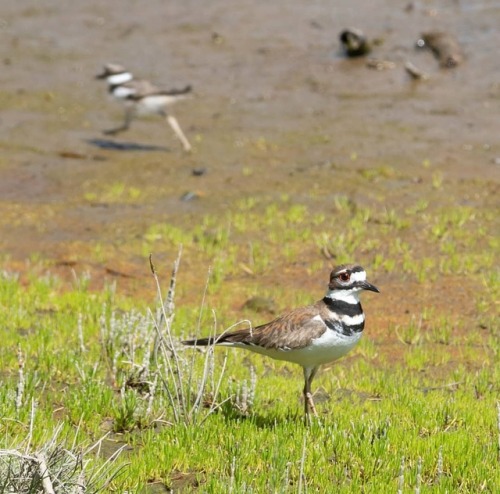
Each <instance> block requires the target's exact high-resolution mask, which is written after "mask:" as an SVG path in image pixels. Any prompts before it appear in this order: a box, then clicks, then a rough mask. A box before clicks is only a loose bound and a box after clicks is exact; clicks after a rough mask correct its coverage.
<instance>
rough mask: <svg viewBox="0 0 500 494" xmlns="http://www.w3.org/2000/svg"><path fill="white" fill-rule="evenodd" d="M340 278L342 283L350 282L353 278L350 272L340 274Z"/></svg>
mask: <svg viewBox="0 0 500 494" xmlns="http://www.w3.org/2000/svg"><path fill="white" fill-rule="evenodd" d="M339 278H340V280H341V281H349V279H350V278H351V275H350V274H349V273H348V272H345V273H340V274H339Z"/></svg>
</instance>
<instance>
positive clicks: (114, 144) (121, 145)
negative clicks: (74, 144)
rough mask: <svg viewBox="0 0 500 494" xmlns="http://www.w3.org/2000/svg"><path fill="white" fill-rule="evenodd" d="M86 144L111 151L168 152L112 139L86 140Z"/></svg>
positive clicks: (154, 147) (165, 149)
mask: <svg viewBox="0 0 500 494" xmlns="http://www.w3.org/2000/svg"><path fill="white" fill-rule="evenodd" d="M85 141H86V142H87V144H90V145H91V146H94V147H97V148H99V149H106V150H111V151H170V149H169V148H167V147H165V146H155V145H151V144H140V143H137V142H125V141H115V140H113V139H98V138H96V139H86V140H85Z"/></svg>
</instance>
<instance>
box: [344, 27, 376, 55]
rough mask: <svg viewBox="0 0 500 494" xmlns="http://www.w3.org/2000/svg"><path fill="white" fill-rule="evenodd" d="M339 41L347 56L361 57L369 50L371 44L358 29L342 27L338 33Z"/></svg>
mask: <svg viewBox="0 0 500 494" xmlns="http://www.w3.org/2000/svg"><path fill="white" fill-rule="evenodd" d="M340 42H341V43H342V47H343V49H344V52H345V54H346V55H347V56H348V57H361V56H363V55H367V54H368V53H370V51H371V45H370V43H369V42H368V40H367V39H366V36H365V35H364V34H363V31H361V30H360V29H356V28H349V29H344V31H342V32H341V33H340Z"/></svg>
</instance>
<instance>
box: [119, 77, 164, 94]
mask: <svg viewBox="0 0 500 494" xmlns="http://www.w3.org/2000/svg"><path fill="white" fill-rule="evenodd" d="M121 86H122V87H126V88H127V89H130V90H131V91H133V94H131V95H130V98H131V99H140V98H143V97H144V96H149V95H151V94H158V93H160V92H161V91H160V89H159V88H158V87H156V86H155V85H154V84H151V83H150V82H149V81H146V80H144V79H133V80H132V81H130V82H125V83H124V84H121Z"/></svg>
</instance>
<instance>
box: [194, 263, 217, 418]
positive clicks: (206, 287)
mask: <svg viewBox="0 0 500 494" xmlns="http://www.w3.org/2000/svg"><path fill="white" fill-rule="evenodd" d="M210 275H211V268H208V275H207V281H206V282H205V287H204V289H203V295H202V297H201V305H200V313H199V315H198V324H197V332H199V331H200V328H201V318H202V315H203V307H205V301H206V297H207V292H208V283H209V281H210ZM213 315H214V319H215V313H213ZM216 324H217V322H216V320H215V321H214V325H215V326H216ZM195 347H196V345H195ZM212 351H213V347H212ZM208 353H209V352H207V355H208ZM207 355H205V363H204V365H203V377H204V378H205V374H206V372H207V365H208V362H207ZM194 358H195V356H194V352H193V353H192V356H191V366H190V369H193V368H194ZM193 375H194V374H193V372H192V371H191V373H190V374H189V379H188V384H187V390H188V393H189V398H191V392H190V390H191V386H192V380H193ZM198 390H199V392H198V395H197V396H196V399H195V400H194V405H193V407H192V408H191V411H190V413H191V412H192V411H193V410H194V409H195V407H196V406H198V403H199V401H201V397H202V396H203V389H202V386H201V385H200V386H199V387H198ZM200 390H201V391H200Z"/></svg>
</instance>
